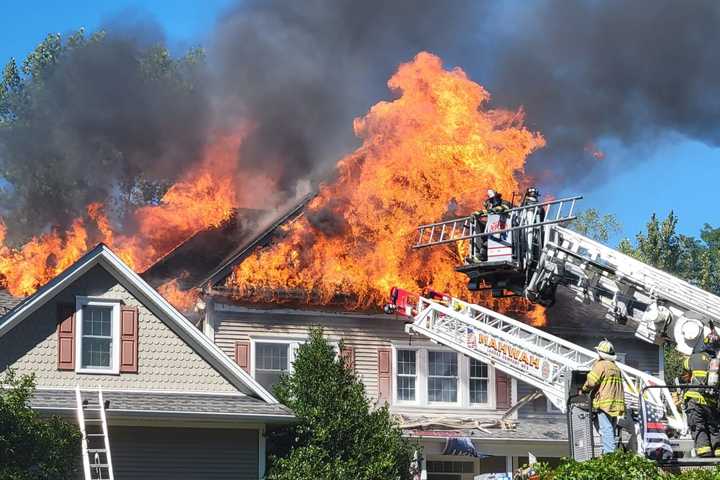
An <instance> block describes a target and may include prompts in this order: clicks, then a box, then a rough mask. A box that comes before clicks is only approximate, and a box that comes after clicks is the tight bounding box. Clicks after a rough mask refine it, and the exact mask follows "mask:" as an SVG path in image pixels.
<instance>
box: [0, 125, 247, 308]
mask: <svg viewBox="0 0 720 480" xmlns="http://www.w3.org/2000/svg"><path fill="white" fill-rule="evenodd" d="M243 137H244V135H243V133H242V132H240V133H233V134H227V135H221V136H218V138H217V139H216V141H214V142H213V143H212V144H210V145H209V146H208V147H207V149H206V151H205V153H204V155H203V158H202V159H201V161H200V162H199V163H198V164H197V165H196V166H195V167H193V168H191V169H190V170H189V171H188V172H186V173H185V174H184V175H183V176H182V177H181V179H180V181H178V182H177V183H175V184H174V185H173V186H171V187H170V189H169V190H168V191H167V192H166V193H165V195H164V196H163V198H162V199H161V201H160V202H159V204H158V205H152V206H145V207H142V208H139V209H137V210H136V211H135V212H133V215H132V217H133V222H134V223H135V224H136V225H137V234H136V235H132V236H130V235H123V234H119V233H117V231H116V228H115V227H114V226H113V224H112V222H110V220H109V219H108V217H107V216H106V214H105V212H104V206H103V204H101V203H93V204H91V205H89V206H88V207H87V215H85V216H84V217H82V218H77V219H75V220H74V221H73V223H72V225H71V227H70V228H69V229H68V230H67V231H65V232H59V231H57V230H52V231H51V232H49V233H45V234H42V235H39V236H36V237H34V238H32V239H31V240H30V241H28V242H27V243H25V244H24V245H22V246H20V247H18V248H11V247H8V246H6V245H5V234H6V227H5V225H4V224H0V278H1V281H2V286H3V287H4V288H7V289H8V291H9V292H10V293H11V294H12V295H15V296H26V295H29V294H31V293H33V292H34V291H35V290H36V289H37V288H39V287H40V286H41V285H44V284H45V283H47V282H48V281H50V280H51V279H52V278H54V277H55V276H57V275H58V274H59V273H60V272H62V271H63V270H64V269H65V268H67V267H69V266H70V265H72V263H73V262H75V261H76V260H77V259H78V258H80V256H82V255H83V254H84V253H85V252H87V251H88V250H89V249H91V248H92V247H93V246H95V245H96V244H97V243H98V242H103V243H105V244H106V245H108V246H109V247H110V248H111V249H112V250H113V251H114V252H115V253H116V254H118V255H119V256H120V257H121V258H122V259H123V261H125V262H126V263H127V264H128V265H129V266H130V267H131V268H133V269H134V270H135V271H138V272H140V271H143V270H144V269H146V268H147V267H148V266H150V265H151V264H152V263H153V262H154V261H156V260H157V259H158V258H159V257H161V256H162V255H164V254H165V253H167V252H168V251H170V250H171V249H173V248H174V247H176V246H177V245H179V244H180V243H182V242H183V241H184V240H185V239H187V238H188V237H190V236H192V235H193V234H195V233H197V232H198V231H201V230H204V229H205V228H208V227H211V226H216V225H219V224H220V223H222V221H223V220H225V219H226V218H228V217H229V216H230V215H231V214H232V212H233V210H234V209H235V208H236V207H237V206H238V198H237V196H236V194H235V192H236V185H235V183H234V182H235V179H236V178H237V175H236V172H235V171H234V170H235V166H236V164H237V162H236V157H235V156H236V154H237V149H238V147H239V145H240V142H241V141H242V139H243ZM175 287H177V286H175ZM167 291H168V292H175V290H172V288H171V287H168V288H167Z"/></svg>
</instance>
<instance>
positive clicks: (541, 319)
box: [526, 305, 548, 327]
mask: <svg viewBox="0 0 720 480" xmlns="http://www.w3.org/2000/svg"><path fill="white" fill-rule="evenodd" d="M526 316H527V318H528V320H530V325H532V326H533V327H547V324H548V321H547V314H546V313H545V307H543V306H542V305H533V306H532V308H531V309H530V310H528V312H527V314H526Z"/></svg>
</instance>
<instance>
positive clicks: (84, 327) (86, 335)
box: [76, 297, 120, 373]
mask: <svg viewBox="0 0 720 480" xmlns="http://www.w3.org/2000/svg"><path fill="white" fill-rule="evenodd" d="M76 304H77V310H76V317H77V318H76V322H77V326H78V338H79V340H80V341H79V342H77V347H76V348H77V350H76V352H77V358H78V359H79V362H78V367H77V371H78V372H81V373H118V372H119V366H120V348H119V337H120V303H119V302H112V301H107V300H93V299H90V298H86V297H78V299H77V301H76Z"/></svg>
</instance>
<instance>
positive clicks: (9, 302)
mask: <svg viewBox="0 0 720 480" xmlns="http://www.w3.org/2000/svg"><path fill="white" fill-rule="evenodd" d="M21 301H22V298H18V297H13V296H12V295H10V292H8V291H7V290H0V317H2V316H3V315H5V314H6V313H7V312H9V311H10V310H12V309H13V308H15V305H17V304H18V303H20V302H21ZM0 323H2V322H1V321H0Z"/></svg>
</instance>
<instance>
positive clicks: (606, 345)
mask: <svg viewBox="0 0 720 480" xmlns="http://www.w3.org/2000/svg"><path fill="white" fill-rule="evenodd" d="M595 351H596V352H598V355H600V358H605V359H607V360H615V357H616V355H615V347H614V346H613V344H612V343H611V342H610V341H609V340H608V339H607V338H606V339H603V341H602V342H600V343H598V344H597V346H596V347H595Z"/></svg>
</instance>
